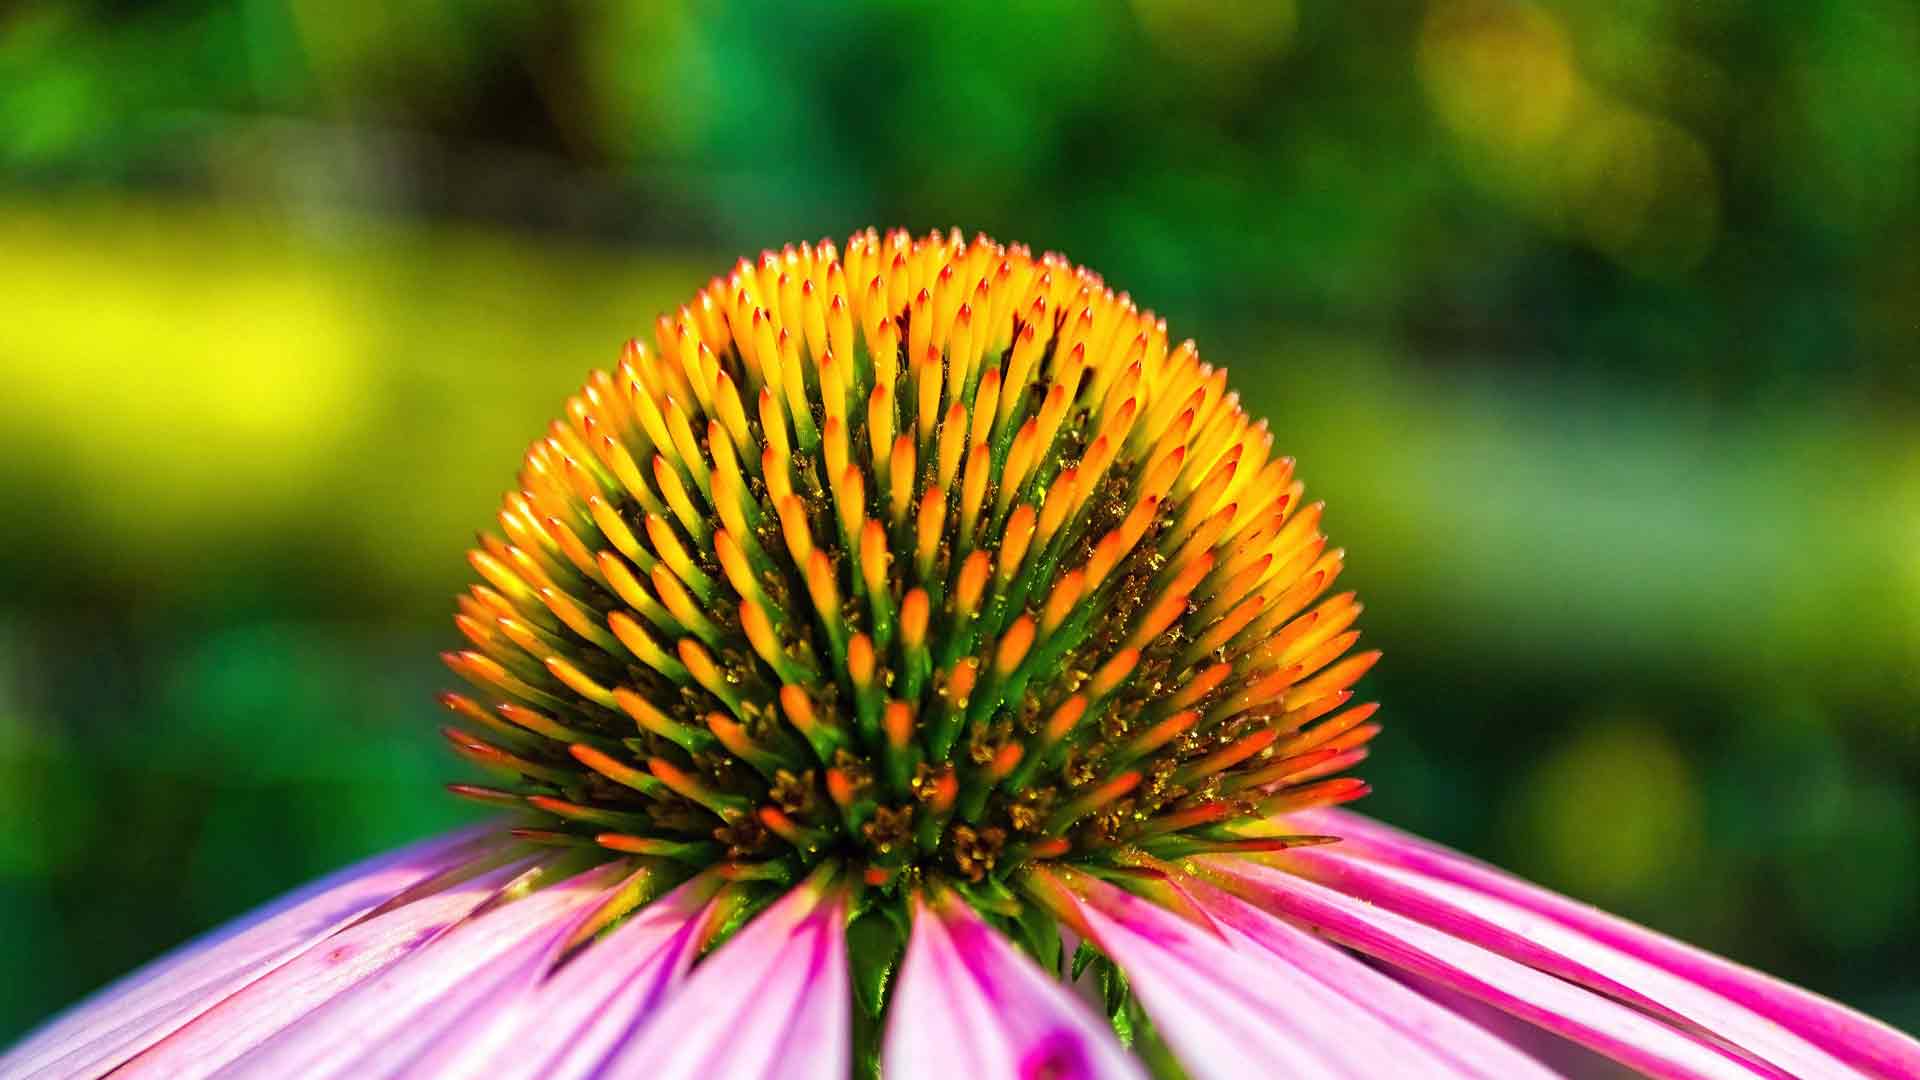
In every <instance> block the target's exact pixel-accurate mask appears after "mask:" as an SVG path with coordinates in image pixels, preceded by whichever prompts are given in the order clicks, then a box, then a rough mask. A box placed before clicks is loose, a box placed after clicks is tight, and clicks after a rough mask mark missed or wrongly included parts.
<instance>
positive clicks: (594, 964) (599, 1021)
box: [407, 875, 720, 1080]
mask: <svg viewBox="0 0 1920 1080" xmlns="http://www.w3.org/2000/svg"><path fill="white" fill-rule="evenodd" d="M719 884H720V880H719V878H718V877H716V876H713V875H702V876H700V877H697V878H695V879H694V880H692V881H689V882H687V883H686V884H684V885H682V886H680V887H679V888H677V889H675V890H674V891H672V892H670V893H668V894H667V895H665V896H663V897H661V898H660V899H658V900H655V901H653V902H651V903H649V904H647V905H646V906H645V907H643V908H641V909H640V910H639V911H637V912H635V913H634V914H633V915H631V916H629V917H628V918H627V919H626V920H625V921H624V922H622V923H620V925H619V926H618V928H616V929H615V930H614V931H613V932H612V933H610V934H607V935H606V936H605V937H602V938H600V939H598V940H596V941H594V942H593V943H592V945H591V946H589V947H587V948H584V949H582V950H581V951H580V952H579V953H578V954H577V955H574V956H572V957H571V958H569V959H567V960H566V961H565V963H564V965H563V966H561V967H560V969H559V970H558V971H553V970H552V966H553V963H554V962H555V961H556V960H558V959H560V957H559V956H558V953H559V950H560V949H561V948H564V947H565V946H566V945H567V944H568V943H569V942H570V941H571V940H572V939H573V938H574V937H576V936H577V929H576V926H568V927H566V929H565V931H564V932H562V933H558V934H555V935H553V936H552V939H551V940H550V941H549V942H548V943H547V947H546V948H545V950H544V951H543V952H541V953H540V954H539V955H538V956H535V957H534V958H533V961H532V964H531V965H530V969H529V970H528V971H527V972H526V973H525V978H524V980H522V981H521V982H520V985H517V986H512V987H508V988H505V989H503V990H502V991H501V992H499V993H496V994H492V995H488V996H487V997H486V998H485V999H484V1000H483V1001H482V1002H481V1003H480V1005H479V1006H478V1007H476V1008H473V1009H470V1010H468V1011H467V1013H466V1014H465V1015H463V1016H461V1017H459V1018H458V1019H456V1020H453V1021H451V1022H449V1023H448V1024H446V1025H445V1026H444V1027H443V1029H442V1031H441V1032H440V1034H439V1035H437V1036H436V1037H435V1039H434V1041H433V1043H432V1044H431V1045H430V1046H428V1048H427V1049H426V1051H424V1052H423V1053H421V1054H420V1056H419V1057H417V1058H415V1059H414V1060H413V1061H412V1062H411V1063H409V1065H408V1068H407V1071H408V1073H409V1074H410V1075H417V1076H486V1077H488V1078H489V1080H515V1078H530V1077H540V1078H541V1080H575V1078H579V1077H587V1076H592V1075H594V1073H595V1071H596V1070H597V1069H599V1067H600V1066H601V1064H602V1063H603V1062H605V1061H606V1060H607V1058H609V1057H610V1056H611V1055H612V1054H613V1053H614V1051H615V1050H616V1049H617V1048H618V1046H619V1044H620V1042H621V1040H623V1039H624V1038H626V1037H627V1036H628V1035H630V1034H631V1033H632V1032H633V1031H634V1030H635V1029H636V1028H637V1027H638V1026H639V1025H640V1024H641V1023H642V1022H644V1020H645V1018H646V1016H647V1014H648V1013H649V1012H650V1011H651V1010H652V1009H653V1008H654V1007H655V1006H656V1005H658V1004H659V1003H660V1002H661V1001H662V1000H663V999H664V998H665V997H666V995H667V994H669V993H670V992H672V990H673V989H674V988H675V987H677V986H678V985H679V984H680V982H681V981H682V980H683V979H684V978H685V977H686V974H687V970H688V968H689V967H691V966H692V964H693V960H694V958H695V956H696V954H697V953H698V952H699V944H700V940H701V935H702V931H703V929H704V928H705V927H706V926H707V925H708V919H709V918H710V917H711V916H712V914H713V904H714V903H715V901H714V892H715V890H716V888H717V887H718V886H719ZM614 891H615V892H618V891H619V890H617V889H616V890H614ZM596 910H597V909H590V910H589V911H588V912H586V913H585V914H583V915H582V916H581V919H585V918H588V917H590V916H592V915H594V914H595V911H596ZM577 922H578V920H576V924H577ZM517 978H518V977H517Z"/></svg>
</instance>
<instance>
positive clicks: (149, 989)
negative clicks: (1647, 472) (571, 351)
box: [0, 230, 1920, 1080]
mask: <svg viewBox="0 0 1920 1080" xmlns="http://www.w3.org/2000/svg"><path fill="white" fill-rule="evenodd" d="M654 342H655V344H654V347H653V348H648V347H646V346H643V345H641V344H638V343H630V344H629V345H628V346H627V347H626V349H625V351H624V353H623V355H622V356H621V358H620V362H619V364H618V366H617V368H616V370H614V371H613V372H611V373H607V372H596V373H594V374H593V375H592V376H591V377H590V378H589V379H588V381H587V383H586V386H585V387H584V388H583V389H582V390H581V391H580V392H579V393H578V394H577V395H575V396H574V397H573V398H571V399H570V400H569V401H568V402H567V406H566V415H565V418H564V419H562V420H560V421H557V422H555V423H554V424H553V425H552V426H551V428H550V429H549V430H548V432H547V434H546V435H545V437H543V438H541V439H540V440H539V441H538V442H536V443H534V444H533V446H532V448H531V450H530V451H529V452H528V454H527V457H526V460H525V465H524V467H523V469H522V470H521V473H520V478H519V484H518V485H517V486H516V487H515V489H514V490H513V491H512V492H510V493H509V494H508V495H507V497H506V499H505V502H504V505H503V507H502V509H501V512H500V515H499V532H498V533H497V534H492V535H487V536H484V537H482V539H481V544H480V547H479V548H478V549H477V550H475V551H474V552H472V554H471V560H472V563H473V567H474V569H475V571H476V572H477V573H478V575H479V578H480V583H479V584H476V585H475V586H474V587H473V588H472V590H471V591H470V592H469V593H468V594H467V595H465V596H462V597H461V598H460V600H459V613H458V615H456V617H455V622H456V623H457V624H458V626H459V629H460V631H461V633H462V634H464V635H465V637H466V638H467V640H468V642H469V643H470V644H469V647H468V648H467V649H466V650H464V651H459V652H455V653H451V654H449V655H448V656H447V662H448V664H449V665H450V666H451V667H452V668H453V670H454V671H455V672H457V673H458V674H459V675H461V676H462V677H463V678H465V679H466V680H467V681H469V682H470V683H472V684H473V685H474V686H475V687H477V688H478V697H469V696H464V695H461V694H448V695H446V696H445V698H444V703H445V705H446V707H447V709H448V710H449V711H450V713H451V715H452V720H453V723H452V725H451V726H449V727H448V728H447V729H446V734H447V738H448V739H449V741H450V742H451V743H452V746H453V748H454V750H455V751H456V752H458V753H459V754H460V755H461V756H463V757H465V758H466V759H467V760H468V761H470V762H472V763H473V764H474V765H476V766H478V767H480V768H481V769H483V770H485V771H487V772H489V773H491V774H493V775H494V776H495V777H497V780H496V781H495V782H494V783H493V784H492V785H484V786H483V785H479V784H467V783H462V784H455V785H453V790H454V791H455V792H456V793H458V794H460V795H463V796H466V797H468V798H471V799H475V800H478V801H480V802H483V803H488V804H494V805H497V806H499V807H502V808H504V809H505V810H506V811H508V812H509V813H510V814H511V815H513V817H512V818H511V819H510V820H509V821H507V822H505V823H503V824H500V825H496V826H489V827H483V828H477V829H470V830H467V831H463V832H460V833H457V834H454V835H452V836H447V837H442V838H439V839H436V840H431V841H428V842H425V843H423V844H420V845H418V846H416V847H412V848H409V849H406V850H403V851H400V852H397V853H394V854H391V855H387V856H385V857H382V858H379V859H376V860H373V861H371V862H368V863H364V864H361V865H359V866H356V867H353V868H351V869H349V870H346V871H343V872H342V873H340V874H338V875H336V876H334V877H332V878H329V879H327V880H325V881H322V882H320V883H318V884H316V885H314V886H312V887H310V888H308V889H306V890H305V891H303V892H300V893H297V894H295V895H294V896H292V897H290V898H288V899H285V900H283V901H281V902H279V903H278V904H276V905H274V906H272V907H270V908H268V909H267V910H265V911H263V912H261V913H259V914H256V915H254V916H253V917H251V918H249V919H247V920H245V921H244V922H242V923H240V924H239V925H237V926H234V927H231V928H228V929H226V930H223V931H220V932H218V933H216V934H214V935H213V936H212V937H210V938H207V939H205V940H202V941H199V942H195V943H193V944H191V945H188V946H186V947H184V948H183V949H182V950H180V951H179V952H177V953H176V954H174V955H171V956H169V957H166V958H164V959H162V960H159V961H157V962H155V963H154V964H153V965H151V966H149V967H148V968H146V969H145V970H143V971H141V972H139V973H137V974H135V975H132V976H130V977H128V978H127V979H126V980H124V981H122V982H120V983H118V984H116V985H114V986H112V987H109V988H108V989H106V990H104V991H102V992H101V993H100V994H98V995H97V996H96V997H95V998H93V999H92V1000H90V1001H88V1002H86V1003H83V1004H81V1005H80V1006H78V1007H76V1008H75V1009H74V1010H72V1011H71V1012H70V1013H68V1014H67V1015H65V1016H63V1017H61V1018H59V1019H57V1020H55V1021H53V1022H52V1023H51V1024H49V1025H48V1026H47V1027H45V1028H44V1029H42V1030H41V1031H39V1032H38V1033H36V1034H34V1035H32V1036H31V1037H29V1038H28V1039H27V1040H26V1041H25V1042H24V1043H22V1044H21V1045H19V1046H18V1047H16V1048H15V1049H13V1050H12V1051H11V1052H10V1053H8V1054H7V1055H6V1056H5V1057H0V1075H4V1076H7V1077H24V1076H62V1077H64V1076H96V1075H101V1074H105V1073H108V1072H111V1073H113V1075H114V1076H116V1077H145V1076H154V1077H168V1078H177V1077H193V1076H204V1075H211V1074H215V1073H219V1074H222V1075H235V1076H260V1077H274V1078H280V1077H303V1078H311V1077H328V1076H341V1077H377V1076H436V1077H437V1076H489V1077H575V1076H645V1077H648V1078H650V1080H663V1078H667V1077H753V1076H806V1077H816V1076H817V1077H826V1078H834V1080H839V1078H842V1077H846V1076H848V1075H869V1076H870V1075H873V1074H875V1073H876V1072H877V1073H881V1074H884V1075H885V1076H887V1077H890V1078H898V1077H1034V1078H1040V1077H1053V1078H1064V1077H1091V1076H1099V1077H1109V1076H1111V1077H1134V1076H1142V1075H1147V1074H1174V1075H1177V1074H1178V1073H1179V1071H1181V1070H1184V1072H1185V1073H1187V1074H1190V1075H1192V1076H1196V1077H1235V1078H1239V1077H1250V1076H1293V1075H1298V1076H1482V1077H1501V1078H1506V1077H1523V1076H1534V1075H1548V1074H1550V1073H1549V1070H1548V1068H1547V1067H1546V1065H1544V1064H1542V1063H1541V1062H1540V1061H1539V1060H1536V1059H1535V1058H1533V1057H1530V1056H1528V1054H1526V1053H1523V1052H1522V1051H1521V1050H1519V1049H1517V1048H1516V1047H1515V1046H1514V1045H1513V1044H1511V1043H1509V1042H1507V1041H1505V1039H1504V1035H1505V1034H1507V1033H1508V1032H1509V1030H1510V1029H1512V1028H1513V1027H1515V1025H1502V1024H1495V1025H1493V1026H1492V1027H1487V1026H1482V1022H1483V1021H1484V1020H1485V1018H1486V1017H1487V1016H1497V1015H1498V1013H1497V1012H1495V1011H1494V1010H1504V1011H1505V1012H1506V1013H1508V1014H1511V1016H1512V1017H1514V1018H1517V1019H1518V1021H1521V1022H1525V1023H1528V1024H1532V1025H1536V1026H1537V1027H1538V1028H1540V1029H1543V1030H1544V1032H1545V1033H1547V1037H1549V1038H1557V1039H1560V1040H1564V1041H1566V1042H1569V1043H1572V1044H1578V1045H1581V1046H1584V1047H1587V1048H1589V1049H1591V1050H1593V1051H1597V1052H1599V1053H1600V1054H1604V1055H1606V1056H1608V1057H1611V1058H1614V1059H1616V1060H1617V1061H1619V1062H1622V1063H1624V1064H1625V1065H1627V1066H1630V1067H1632V1068H1634V1069H1638V1070H1641V1071H1644V1072H1646V1073H1649V1074H1653V1075H1659V1076H1681V1077H1749V1076H1766V1077H1785V1076H1792V1077H1843V1076H1880V1077H1889V1078H1892V1077H1914V1076H1920V1045H1916V1044H1915V1043H1914V1042H1913V1041H1912V1040H1910V1039H1909V1038H1907V1037H1906V1036H1904V1035H1902V1034H1900V1033H1898V1032H1896V1031H1894V1030H1892V1029H1890V1028H1888V1027H1886V1026H1884V1025H1882V1024H1879V1023H1877V1022H1875V1021H1873V1020H1870V1019H1868V1018H1866V1017H1864V1016H1861V1015H1859V1014H1857V1013H1855V1012H1852V1011H1850V1010H1848V1009H1846V1008H1844V1007H1842V1006H1840V1005H1837V1004H1835V1003H1833V1002H1830V1001H1827V1000H1825V999H1823V998H1820V997H1817V996H1815V995H1812V994H1810V993H1807V992H1805V991H1801V990H1798V989H1795V988H1793V987H1790V986H1787V985H1784V984H1782V983H1779V982H1777V981H1774V980H1772V979H1770V978H1768V977H1767V976H1764V975H1761V974H1758V973H1756V972H1753V971H1750V970H1748V969H1746V968H1743V967H1740V966H1738V965H1735V964H1732V963H1730V962H1727V961H1724V960H1721V959H1718V958H1715V957H1712V956H1709V955H1707V954H1704V953H1702V952H1699V951H1697V950H1694V949H1692V948H1690V947H1688V946H1686V945H1683V944H1680V943H1678V942H1675V941H1672V940H1670V939H1668V938H1665V937H1662V936H1660V935H1657V934H1655V933H1653V932H1650V931H1647V930H1644V929H1641V928H1639V927H1636V926H1633V925H1631V924H1628V923H1626V922H1623V921H1621V920H1618V919H1615V918H1612V917H1610V916H1608V915H1605V914H1602V913H1600V912H1598V911H1595V910H1593V909H1591V908H1588V907H1584V906H1581V905H1578V904H1575V903H1573V902H1570V901H1568V900H1565V899H1562V898H1560V897H1557V896H1554V895H1552V894H1550V893H1547V892H1544V891H1542V890H1540V889H1537V888H1535V887H1533V886H1531V885H1528V884H1526V883H1524V882H1522V881H1519V880H1517V879H1514V878H1512V877H1509V876H1506V875H1504V874H1502V873H1501V872H1499V871H1497V870H1494V869H1492V868H1489V867H1487V866H1484V865H1482V864H1480V863H1477V862H1474V861H1471V860H1469V859H1466V858H1463V857H1461V856H1458V855H1455V854H1451V853H1449V852H1447V851H1445V850H1444V849H1441V848H1438V847H1434V846H1432V845H1429V844H1426V843H1424V842H1422V841H1420V840H1417V839H1414V838H1411V837H1408V836H1406V835H1403V834H1401V833H1398V832H1395V831H1393V830H1391V829H1388V828H1385V827H1383V826H1380V825H1377V824H1374V823H1372V822H1369V821H1367V820H1366V819H1364V818H1360V817H1356V816H1353V815H1351V814H1349V813H1346V812H1344V811H1339V810H1334V809H1331V807H1332V806H1333V805H1334V804H1338V803H1343V802H1346V801H1349V800H1351V799H1354V798H1356V797H1358V796H1360V795H1362V794H1364V793H1365V791H1366V785H1365V784H1364V783H1362V782H1361V781H1359V780H1357V779H1353V778H1351V777H1347V776H1343V775H1340V774H1342V773H1343V772H1344V771H1345V770H1346V769H1348V768H1349V767H1350V766H1352V765H1354V764H1355V763H1357V762H1359V761H1360V760H1361V759H1362V758H1363V757H1364V756H1365V754H1366V744H1367V742H1368V740H1369V739H1370V738H1371V737H1372V736H1373V735H1374V734H1375V733H1376V732H1377V731H1378V726H1377V725H1376V724H1375V723H1374V721H1373V718H1372V717H1373V711H1374V709H1373V706H1371V705H1356V704H1354V703H1353V702H1352V701H1351V698H1352V693H1353V692H1352V689H1351V687H1352V686H1353V684H1354V683H1355V681H1356V680H1358V679H1359V678H1360V677H1361V675H1362V674H1363V673H1365V672H1366V670H1367V669H1368V668H1369V667H1371V666H1372V665H1373V663H1374V661H1375V659H1376V658H1377V654H1375V653H1371V652H1361V653H1354V652H1353V651H1352V649H1353V646H1354V645H1355V643H1356V641H1357V639H1358V637H1359V633H1358V631H1357V630H1355V629H1354V623H1355V620H1356V618H1357V617H1358V615H1359V614H1360V604H1359V603H1358V602H1357V601H1356V600H1355V598H1354V596H1353V595H1352V594H1351V593H1334V592H1333V591H1332V588H1333V583H1334V580H1335V579H1336V577H1337V576H1338V575H1339V572H1340V568H1341V561H1342V553H1341V552H1340V551H1339V550H1338V549H1334V548H1329V547H1328V546H1327V541H1326V538H1325V537H1324V536H1323V535H1322V534H1321V531H1320V507H1319V505H1318V504H1310V503H1306V502H1304V501H1303V488H1302V485H1301V483H1300V481H1299V480H1297V479H1296V478H1295V476H1294V465H1293V461H1292V460H1291V459H1289V458H1286V457H1280V456H1276V455H1275V454H1274V452H1273V438H1272V435H1271V433H1270V432H1269V431H1268V429H1267V427H1266V424H1265V422H1264V421H1256V420H1254V419H1253V418H1251V417H1249V416H1248V415H1247V414H1246V413H1245V412H1243V411H1242V410H1241V408H1240V406H1239V403H1238V399H1237V397H1236V395H1235V394H1234V393H1232V392H1231V391H1230V390H1229V389H1228V386H1227V381H1226V371H1225V370H1224V369H1222V368H1215V367H1211V366H1209V365H1208V364H1206V363H1203V362H1202V361H1201V359H1200V356H1199V353H1198V351H1197V350H1196V349H1195V348H1194V346H1193V345H1192V343H1191V342H1188V343H1185V344H1180V345H1171V344H1170V342H1169V338H1168V336H1167V330H1166V324H1165V323H1164V321H1162V320H1160V319H1157V318H1156V317H1155V316H1154V315H1153V314H1152V313H1151V312H1150V311H1143V310H1141V309H1140V308H1139V307H1138V306H1136V305H1135V304H1134V302H1133V301H1132V300H1131V299H1130V298H1129V297H1128V296H1127V295H1126V294H1125V293H1118V294H1116V293H1115V292H1114V291H1113V290H1112V289H1111V288H1109V287H1108V286H1106V285H1105V284H1104V283H1103V282H1102V281H1101V279H1100V278H1099V277H1098V276H1097V275H1095V274H1093V273H1092V272H1090V271H1088V270H1086V269H1084V268H1081V267H1077V266H1074V265H1073V264H1071V263H1070V262H1068V261H1067V260H1065V259H1063V258H1061V257H1059V256H1056V255H1045V256H1041V257H1038V258H1036V257H1034V256H1032V255H1031V254H1030V253H1029V252H1028V251H1027V250H1026V249H1025V248H1022V247H1018V246H1002V245H999V244H996V243H994V242H993V241H991V240H989V239H987V238H985V237H980V238H976V239H975V240H973V241H971V242H968V241H966V240H965V239H964V238H963V237H962V236H961V235H960V234H959V233H958V232H955V233H952V234H950V235H941V234H939V233H935V234H932V235H930V236H927V237H925V238H923V239H912V238H910V237H909V236H908V235H907V234H906V233H904V232H894V233H890V234H888V235H885V236H882V235H880V234H879V233H877V232H874V231H872V230H869V231H867V232H865V233H863V234H859V235H856V236H854V237H853V238H852V239H851V240H850V241H849V242H848V244H847V246H846V252H845V256H844V258H843V257H842V256H841V255H840V253H839V252H838V250H837V249H836V247H835V245H834V244H832V243H830V242H824V241H823V242H822V243H820V244H818V245H813V246H809V245H801V246H799V247H797V248H796V247H788V248H786V249H784V250H782V251H780V252H777V253H776V252H768V253H766V254H765V255H763V256H762V257H761V258H760V260H759V261H758V262H748V261H745V260H743V261H741V262H740V263H739V264H738V265H737V266H736V267H735V268H734V269H733V271H732V272H731V273H729V274H728V275H727V276H726V277H724V278H716V279H714V280H713V281H712V282H711V283H710V284H709V285H708V286H707V287H706V288H705V289H704V290H702V291H701V292H700V293H699V294H698V295H696V296H695V297H694V298H693V299H692V301H690V302H689V303H688V304H686V305H685V306H683V307H681V308H680V309H679V310H678V311H677V312H674V313H672V314H669V315H665V316H662V317H661V318H660V319H659V321H658V322H657V324H656V325H655V327H654ZM1336 841H1337V842H1336ZM1435 988H1439V989H1438V990H1436V989H1435ZM1441 991H1446V992H1444V993H1443V992H1441ZM1466 999H1478V1000H1479V1001H1480V1002H1482V1003H1485V1005H1490V1006H1492V1007H1494V1008H1493V1009H1484V1008H1478V1007H1476V1008H1474V1009H1469V1010H1465V1011H1463V1007H1461V1006H1460V1004H1459V1003H1460V1002H1462V1001H1464V1000H1466Z"/></svg>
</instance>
